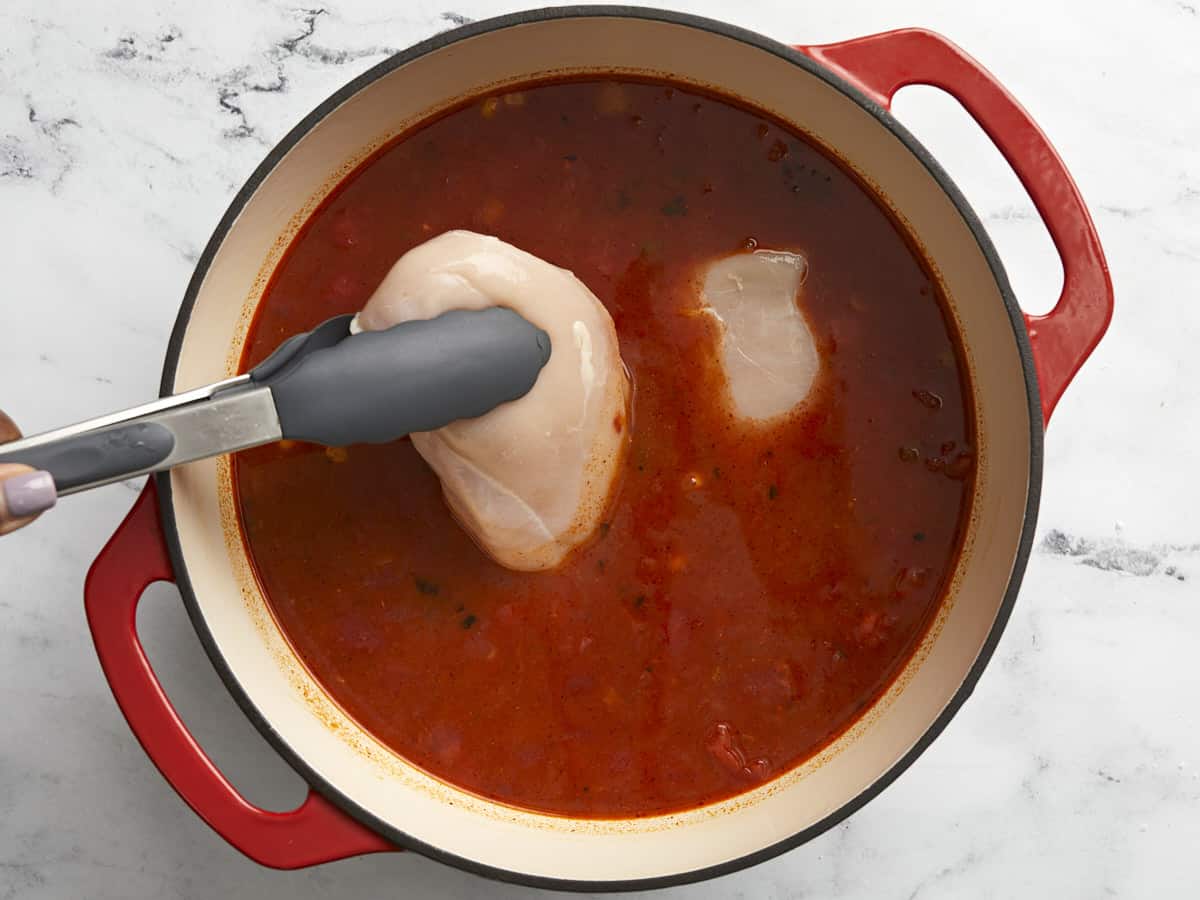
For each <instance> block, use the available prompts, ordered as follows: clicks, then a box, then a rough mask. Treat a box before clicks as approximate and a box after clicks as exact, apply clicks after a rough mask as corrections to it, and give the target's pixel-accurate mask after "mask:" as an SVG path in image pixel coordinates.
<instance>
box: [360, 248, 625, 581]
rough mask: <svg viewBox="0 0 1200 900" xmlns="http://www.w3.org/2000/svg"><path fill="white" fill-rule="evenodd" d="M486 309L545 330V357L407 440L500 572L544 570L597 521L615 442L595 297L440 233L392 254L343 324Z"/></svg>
mask: <svg viewBox="0 0 1200 900" xmlns="http://www.w3.org/2000/svg"><path fill="white" fill-rule="evenodd" d="M489 306H504V307H508V308H509V309H512V310H514V311H515V312H517V313H519V314H520V315H522V316H523V317H524V318H526V319H527V320H529V321H530V322H532V323H533V324H534V325H537V326H538V327H539V328H541V329H543V330H544V331H546V332H547V333H548V334H549V335H550V341H551V355H550V361H549V362H548V363H547V364H546V366H545V368H544V369H543V370H542V373H541V375H540V376H539V377H538V380H537V383H536V384H535V385H534V386H533V388H532V390H530V391H529V393H528V394H526V395H525V396H524V397H522V398H521V399H519V400H515V401H513V402H511V403H506V404H504V405H502V406H499V407H497V408H496V409H494V410H492V411H491V412H489V413H487V414H486V415H483V416H480V417H479V418H477V419H468V420H461V421H458V422H454V423H453V424H451V425H447V426H446V427H445V428H439V429H438V430H437V431H431V432H426V433H421V434H414V435H412V441H413V444H414V446H415V447H416V448H417V451H418V452H419V453H420V454H421V456H423V457H424V458H425V460H426V462H428V463H429V465H430V466H431V467H432V468H433V470H434V472H435V473H436V474H437V476H438V478H439V479H440V480H441V483H442V491H443V493H444V495H445V497H446V502H447V504H448V505H449V506H450V509H451V510H452V511H453V512H454V514H455V516H456V517H457V519H458V521H459V522H460V523H461V524H462V526H463V527H464V528H465V529H466V530H467V531H468V532H469V533H470V534H471V535H472V536H473V537H474V539H475V540H476V542H477V543H478V544H479V545H480V546H481V547H482V548H483V549H484V550H485V551H487V553H488V554H489V555H491V556H492V557H493V558H494V559H495V560H496V561H497V562H499V563H500V564H501V565H504V566H506V567H508V568H510V569H518V570H527V571H528V570H539V569H549V568H553V567H554V566H556V565H558V563H560V562H561V561H562V560H563V558H564V557H566V555H567V554H568V553H569V552H570V551H571V550H572V549H573V548H574V547H576V546H577V545H579V544H580V543H582V542H583V541H585V540H587V539H588V537H590V536H591V534H592V533H593V532H594V531H595V530H596V528H597V527H598V526H599V524H600V522H601V520H602V518H603V516H604V513H605V509H606V507H607V505H608V501H609V495H610V493H611V490H612V486H613V482H614V478H615V475H616V472H617V468H618V465H619V464H620V460H621V455H622V450H623V447H624V445H625V442H626V437H627V427H626V423H627V422H628V403H629V382H628V378H627V375H626V372H625V367H624V365H623V364H622V362H621V356H620V351H619V349H618V346H617V335H616V331H615V329H614V328H613V322H612V319H611V317H610V316H609V315H608V311H607V310H605V308H604V306H603V305H602V304H601V303H600V301H599V300H598V299H596V297H595V295H594V294H592V292H591V291H589V290H588V289H587V287H586V286H585V285H584V284H583V283H582V282H581V281H579V279H577V278H576V277H575V276H574V275H573V274H571V273H570V272H569V271H567V270H566V269H560V268H558V267H557V266H553V265H551V264H550V263H547V262H545V261H543V260H541V259H539V258H538V257H536V256H533V255H532V254H529V253H526V252H525V251H523V250H519V249H517V248H516V247H513V246H511V245H510V244H506V243H504V242H503V241H501V240H498V239H497V238H494V237H487V236H485V235H480V234H475V233H473V232H469V231H451V232H447V233H446V234H443V235H440V236H439V237H436V238H433V239H432V240H430V241H428V242H426V243H424V244H421V245H420V246H418V247H414V248H413V249H412V250H410V251H409V252H408V253H406V254H404V256H402V257H401V258H400V260H399V261H398V262H397V263H396V264H395V265H394V266H393V267H392V269H391V271H390V272H389V273H388V274H387V277H386V278H384V280H383V283H382V284H380V286H379V288H378V289H377V290H376V291H375V293H374V294H373V295H372V297H371V299H370V300H368V301H367V304H366V306H365V307H364V308H363V310H362V312H360V313H359V314H358V316H357V317H356V319H355V328H356V329H358V330H363V331H379V330H382V329H385V328H390V327H391V326H393V325H397V324H399V323H401V322H405V321H409V320H412V319H430V318H433V317H435V316H438V315H440V314H441V313H443V312H446V311H448V310H451V309H483V308H485V307H489Z"/></svg>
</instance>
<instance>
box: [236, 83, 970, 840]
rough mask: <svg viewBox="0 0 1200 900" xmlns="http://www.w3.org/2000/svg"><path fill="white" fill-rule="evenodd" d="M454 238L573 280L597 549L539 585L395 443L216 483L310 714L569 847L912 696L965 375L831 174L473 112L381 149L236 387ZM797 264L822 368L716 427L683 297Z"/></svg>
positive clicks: (527, 117)
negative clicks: (601, 336) (750, 259)
mask: <svg viewBox="0 0 1200 900" xmlns="http://www.w3.org/2000/svg"><path fill="white" fill-rule="evenodd" d="M453 228H469V229H473V230H476V231H482V232H487V233H491V234H495V235H497V236H498V237H500V238H502V239H504V240H506V241H509V242H511V243H513V244H515V245H517V246H519V247H522V248H524V249H526V250H529V251H530V252H532V253H534V254H537V255H538V256H541V257H543V258H545V259H547V260H549V261H551V262H554V263H556V264H558V265H560V266H564V267H566V268H569V269H571V270H573V271H574V272H575V273H576V274H577V275H578V276H579V277H580V278H581V279H582V280H583V281H584V282H585V283H586V284H587V285H588V286H589V287H590V288H591V289H592V290H593V291H594V292H595V293H596V294H597V296H598V297H599V298H600V299H601V300H602V301H603V302H604V304H605V305H606V306H607V307H608V309H609V310H610V311H611V313H612V315H613V318H614V319H615V321H616V324H617V329H618V332H619V334H620V340H621V350H622V355H623V357H624V359H625V362H626V364H627V365H628V367H629V370H630V372H631V375H632V378H633V383H634V387H635V398H634V406H633V416H632V443H631V449H630V452H629V454H628V460H627V464H626V466H625V471H624V473H623V475H622V480H621V483H620V486H619V491H618V492H617V493H616V495H615V499H614V501H613V505H612V509H611V515H610V517H609V520H608V522H607V524H606V525H604V526H603V527H602V529H601V531H600V533H599V534H598V535H597V536H596V537H595V539H594V541H593V542H592V543H590V544H589V545H587V546H585V547H583V548H581V549H579V550H577V551H576V552H575V553H574V554H573V555H572V556H571V557H570V558H569V559H568V560H567V562H566V563H565V564H563V565H562V566H561V567H560V568H559V569H557V570H555V571H553V572H549V573H518V572H511V571H507V570H505V569H503V568H501V567H500V566H498V565H496V564H495V563H493V562H491V561H490V560H489V559H488V558H487V557H486V556H484V554H483V553H482V552H480V550H478V549H477V548H476V546H475V545H474V544H473V543H472V542H471V540H470V539H469V538H468V537H467V536H466V535H465V534H464V533H463V531H462V530H461V529H460V528H459V527H458V526H457V525H456V524H455V522H454V520H453V519H452V518H451V516H450V514H449V513H448V511H447V509H446V506H445V504H444V502H443V500H442V497H441V494H440V491H439V486H438V483H437V480H436V479H435V477H434V476H433V474H432V473H431V472H430V470H429V469H428V468H427V467H426V466H425V464H424V462H423V461H422V460H421V459H420V457H419V456H418V455H417V453H416V452H415V451H414V449H413V447H412V445H411V443H409V442H408V441H407V440H405V441H401V442H398V443H395V444H391V445H387V446H352V447H349V448H345V449H325V448H321V447H316V446H309V445H303V444H293V445H288V444H286V443H285V444H282V445H278V446H272V447H266V448H260V449H258V450H254V451H250V452H246V453H243V454H240V455H239V456H238V457H237V458H236V461H235V467H234V472H235V483H236V490H237V495H238V497H239V502H240V511H241V518H242V526H243V531H244V535H245V538H246V542H247V546H248V548H249V553H250V556H251V558H252V559H253V562H254V566H255V568H256V571H257V576H258V579H259V581H260V583H261V585H262V587H263V590H264V593H265V594H266V596H267V598H268V601H269V603H270V606H271V608H272V610H273V612H274V615H275V617H276V619H277V620H278V622H279V625H280V627H281V628H282V630H283V632H284V633H285V634H286V636H287V638H288V640H289V641H290V642H291V644H292V646H293V647H294V648H295V650H296V652H297V653H298V655H299V656H300V658H301V659H302V660H303V661H304V662H305V664H306V665H307V666H308V668H309V669H310V671H311V672H312V674H313V675H314V677H315V678H316V679H317V681H319V682H320V683H321V684H322V685H323V686H324V688H325V689H326V691H328V693H329V695H330V696H331V697H332V698H333V699H334V700H335V701H336V702H337V703H338V704H339V705H340V706H341V707H342V708H343V709H344V710H345V711H346V712H347V713H348V714H349V715H350V716H352V717H353V718H354V719H356V720H357V721H358V722H359V723H361V725H362V726H363V727H364V728H366V729H367V730H368V731H370V732H371V733H372V734H374V735H375V736H376V737H377V738H378V739H379V740H380V741H382V742H383V743H384V744H386V745H387V746H389V747H391V748H392V749H394V750H395V751H396V752H397V753H398V754H400V755H401V756H403V757H404V758H406V759H408V760H410V761H411V762H413V763H415V764H416V765H418V766H420V767H421V768H423V769H425V770H426V771H428V772H430V773H432V774H433V775H435V776H438V777H440V778H442V779H444V780H446V781H448V782H450V783H453V784H455V785H458V786H460V787H462V788H465V789H467V790H469V791H473V792H476V793H478V794H481V795H483V796H486V797H490V798H494V799H496V800H499V801H503V802H505V803H509V804H513V805H516V806H520V807H525V808H529V809H534V810H540V811H545V812H550V813H559V814H565V815H571V816H582V817H600V818H603V817H629V816H644V815H650V814H656V813H663V812H667V811H673V810H681V809H687V808H692V807H696V806H700V805H703V804H707V803H710V802H713V801H716V800H720V799H723V798H727V797H730V796H732V795H735V794H738V793H740V792H743V791H746V790H749V789H751V788H753V787H754V786H756V785H758V784H760V783H762V782H764V781H765V780H768V779H770V778H772V777H775V776H777V775H779V774H781V773H783V772H785V771H787V770H788V769H789V768H791V767H794V766H796V765H797V764H799V763H801V762H803V761H804V760H805V759H807V758H809V757H810V756H812V755H813V754H814V753H815V752H817V751H818V750H820V749H821V748H822V747H823V746H825V745H826V744H828V743H829V742H830V741H831V740H833V739H834V738H835V737H837V735H838V734H839V733H841V732H842V731H844V730H845V729H846V728H847V727H849V726H850V725H851V724H852V723H853V722H854V721H855V720H856V719H857V718H858V717H859V716H860V715H861V714H862V712H863V711H864V710H865V709H866V708H867V707H868V706H869V705H870V704H871V703H872V702H873V701H874V700H876V699H877V698H878V697H879V696H880V694H881V693H882V692H883V691H884V690H886V689H887V687H888V685H889V684H890V683H891V682H892V680H893V679H894V678H895V677H896V675H897V674H898V673H899V672H900V670H901V669H902V668H903V666H904V665H905V663H906V662H907V661H908V659H909V658H910V656H911V654H912V653H913V652H914V650H915V648H916V646H917V645H918V643H919V642H920V640H921V638H922V636H923V634H924V632H925V630H926V628H927V627H928V625H929V623H930V621H931V620H932V618H933V616H934V614H935V612H936V610H937V608H938V604H939V601H940V598H941V596H942V595H943V593H944V590H945V585H946V582H947V579H948V576H949V573H950V572H951V571H952V569H953V567H954V564H955V560H956V555H957V552H958V547H959V543H960V538H961V533H962V528H963V523H964V521H965V516H966V511H967V508H968V506H969V498H970V495H971V489H972V479H973V474H972V470H973V429H972V417H971V412H970V408H969V401H968V395H967V392H966V391H965V390H964V386H963V385H964V378H963V374H962V359H961V353H960V351H959V350H958V348H957V346H956V342H955V341H956V339H955V337H954V334H953V329H952V326H951V325H950V324H949V320H948V317H947V315H946V313H945V311H944V309H943V306H942V303H941V301H940V300H939V296H938V291H937V288H936V286H935V283H934V281H933V280H932V279H931V277H930V275H929V273H928V271H927V269H926V267H925V266H924V264H923V263H922V261H921V259H920V257H919V255H918V254H917V253H916V252H914V250H913V249H912V248H911V247H910V245H909V243H908V242H907V241H906V239H905V237H904V235H903V234H902V233H901V232H900V231H899V230H898V229H897V227H896V225H895V224H894V223H893V221H892V219H891V218H890V217H889V216H888V215H887V214H886V213H885V212H884V210H883V209H882V208H881V207H880V205H879V204H878V203H877V201H876V200H875V199H874V198H873V197H872V196H871V195H870V194H869V193H868V192H867V191H866V190H864V188H863V187H862V186H861V185H860V184H859V183H858V182H857V181H856V180H855V179H854V178H853V177H851V176H850V175H849V174H848V173H847V172H846V171H845V170H844V169H843V168H841V167H840V166H839V164H838V163H836V162H835V161H834V160H832V159H831V158H830V157H829V156H827V155H826V154H824V153H823V152H821V151H820V150H818V149H817V148H815V147H814V146H813V145H811V144H809V143H807V142H806V141H805V140H803V139H802V138H800V137H799V136H797V135H796V134H794V133H792V132H790V131H789V130H787V129H786V128H785V127H783V126H782V125H781V124H779V123H778V122H776V121H773V120H772V119H770V118H769V117H767V116H765V115H763V114H761V113H758V112H755V111H753V110H750V109H746V108H742V107H740V106H737V105H733V104H732V103H730V102H728V101H725V100H722V99H720V98H717V97H713V96H707V95H699V94H696V93H693V92H690V91H686V90H681V89H679V88H676V87H671V86H668V85H666V84H661V83H660V84H655V83H630V82H625V83H620V84H614V83H600V82H568V83H547V84H541V85H535V86H530V87H528V88H526V89H524V90H522V91H521V92H520V93H519V94H510V95H507V96H503V97H494V98H488V99H485V100H482V101H475V102H472V103H470V104H468V105H466V106H463V107H461V108H459V109H457V110H454V111H452V112H450V113H449V114H447V115H445V116H443V117H441V118H439V119H437V120H436V121H433V122H431V123H428V124H425V125H422V126H421V127H420V128H418V129H417V130H415V131H413V132H412V133H410V134H408V135H406V136H404V137H402V138H401V139H399V140H398V141H396V142H394V143H393V144H391V145H390V146H388V147H386V148H385V149H384V150H382V151H381V152H380V153H378V154H377V155H376V156H374V157H373V158H372V159H371V160H369V161H368V162H366V163H365V164H363V165H362V166H361V167H360V168H359V169H358V170H357V171H356V172H354V173H353V174H352V175H351V176H350V177H348V178H347V179H346V180H345V182H344V183H343V184H341V185H340V186H339V187H338V189H337V190H336V191H335V192H334V194H333V195H332V196H331V197H330V198H329V199H328V201H327V202H325V204H324V205H323V206H322V207H321V208H320V209H319V210H318V211H317V212H316V213H315V214H314V215H313V216H312V218H311V219H310V221H309V222H308V223H307V225H306V226H305V228H304V230H303V231H302V232H301V234H300V235H299V236H298V237H297V238H296V239H295V240H294V242H293V243H292V245H291V247H290V248H289V250H288V252H287V253H286V255H285V256H284V258H283V260H282V261H281V262H280V264H279V266H278V268H277V269H276V271H275V273H274V278H273V280H272V282H271V284H270V287H269V289H268V291H267V293H266V296H265V297H264V299H263V302H262V304H261V305H260V307H259V311H258V313H257V315H256V318H255V320H254V322H253V326H252V328H251V331H250V336H249V341H248V343H247V346H246V352H245V358H244V360H243V363H244V364H245V365H246V366H249V365H252V364H254V363H255V362H257V361H258V360H261V359H262V358H263V357H264V356H265V355H267V353H269V352H270V351H271V350H272V349H274V348H275V347H276V346H277V345H278V344H279V342H280V341H281V340H282V339H283V338H284V337H286V336H288V335H291V334H293V333H295V332H297V331H301V330H305V329H308V328H310V327H312V326H313V325H316V324H317V323H318V322H320V321H322V320H324V319H325V318H327V317H329V316H332V315H335V314H337V313H343V312H348V311H354V310H357V309H358V308H360V307H361V306H362V305H363V303H364V302H365V301H366V299H367V298H368V296H369V295H370V293H371V291H372V290H373V289H374V288H375V286H376V285H377V284H378V283H379V281H380V280H381V279H382V278H383V275H384V274H385V273H386V272H387V270H388V268H389V267H390V266H391V265H392V263H393V262H395V260H396V259H397V257H399V256H400V255H401V254H402V253H404V252H405V251H406V250H408V249H409V248H411V247H413V246H414V245H416V244H418V243H420V242H422V241H424V240H426V239H428V238H429V237H431V236H433V235H436V234H439V233H440V232H443V231H446V230H449V229H453ZM755 244H757V246H760V247H764V248H774V249H787V250H799V251H801V252H803V253H804V254H805V255H806V256H807V257H808V260H809V263H810V271H809V276H808V280H807V283H806V285H805V287H804V289H803V294H802V302H803V304H804V306H805V309H806V311H807V314H808V318H809V320H810V322H811V324H812V325H813V327H814V329H815V332H816V335H817V338H818V341H819V345H820V347H821V351H822V353H823V356H824V360H825V363H824V370H823V374H822V375H821V376H820V377H819V379H818V382H817V385H816V387H815V388H814V391H813V393H812V395H811V396H810V398H809V400H808V401H807V403H806V405H805V406H803V407H802V409H801V411H800V412H799V413H797V414H794V415H793V416H791V417H790V418H788V419H786V420H785V421H783V422H782V423H779V424H776V425H773V426H771V427H764V428H759V429H750V428H746V427H744V426H742V425H739V424H737V423H736V422H734V421H733V420H731V418H730V416H729V415H728V413H727V412H726V408H725V406H723V404H722V403H721V401H720V397H721V395H722V394H721V392H722V390H723V389H724V387H723V385H724V382H723V375H722V372H721V370H720V368H719V362H718V356H717V346H718V344H717V340H718V338H717V333H716V331H715V328H714V325H713V323H712V322H711V321H710V320H709V318H708V317H706V316H697V315H695V314H694V310H695V308H696V305H697V300H696V269H697V267H698V266H700V265H701V264H703V263H705V262H707V261H709V260H711V259H713V258H715V257H718V256H721V255H724V254H727V253H730V252H734V251H737V250H738V249H739V248H743V247H749V246H753V245H755Z"/></svg>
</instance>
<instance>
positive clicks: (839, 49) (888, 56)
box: [796, 28, 1113, 423]
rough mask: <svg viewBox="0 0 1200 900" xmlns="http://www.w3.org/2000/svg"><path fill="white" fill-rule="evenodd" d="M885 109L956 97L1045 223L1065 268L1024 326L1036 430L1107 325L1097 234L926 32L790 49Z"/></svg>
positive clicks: (1043, 141) (1066, 178) (1019, 121)
mask: <svg viewBox="0 0 1200 900" xmlns="http://www.w3.org/2000/svg"><path fill="white" fill-rule="evenodd" d="M796 49H797V50H800V51H801V52H803V53H805V54H807V55H808V56H810V57H811V58H812V59H813V60H815V61H816V62H819V63H821V64H822V65H824V66H826V67H828V68H829V69H832V70H833V71H834V72H835V73H837V74H838V75H840V76H841V77H842V78H844V79H846V80H847V81H849V82H851V83H852V84H854V85H855V86H856V87H858V88H859V89H860V90H861V91H862V92H863V93H865V94H867V96H869V97H870V98H871V99H872V100H874V101H875V102H876V103H878V104H879V105H880V106H882V107H884V108H885V109H887V108H889V107H890V106H891V102H892V98H893V97H894V96H895V94H896V91H898V90H899V89H900V88H902V87H904V86H905V85H910V84H927V85H931V86H932V87H936V88H940V89H941V90H943V91H945V92H946V93H948V94H949V95H950V96H952V97H954V99H956V100H957V101H958V102H959V103H961V104H962V106H963V108H964V109H965V110H966V111H967V112H968V113H970V114H971V117H972V118H973V119H975V121H976V122H978V123H979V127H981V128H982V129H983V130H984V132H986V133H987V136H988V137H989V138H991V139H992V143H994V144H995V145H996V147H997V149H998V150H999V151H1000V152H1001V153H1002V154H1003V155H1004V158H1005V159H1006V160H1008V163H1009V165H1011V166H1012V167H1013V171H1014V172H1016V174H1017V177H1018V178H1019V179H1020V180H1021V184H1023V185H1024V186H1025V190H1027V191H1028V192H1029V196H1030V197H1031V198H1032V199H1033V203H1034V205H1035V206H1036V207H1037V210H1038V213H1039V214H1040V215H1041V217H1042V221H1043V222H1044V223H1045V225H1046V228H1047V230H1048V231H1049V232H1050V237H1051V238H1052V239H1053V240H1054V246H1055V247H1056V248H1057V249H1058V253H1059V256H1060V258H1061V259H1062V267H1063V289H1062V294H1061V295H1060V296H1059V298H1058V303H1057V304H1055V307H1054V309H1052V310H1051V311H1050V312H1049V313H1047V314H1046V315H1044V316H1030V315H1026V316H1025V326H1026V328H1028V330H1029V342H1030V344H1031V345H1032V346H1033V362H1034V367H1035V369H1036V371H1037V376H1038V388H1039V390H1040V391H1041V398H1042V416H1043V423H1049V421H1050V415H1051V413H1053V412H1054V407H1055V406H1057V405H1058V401H1059V398H1061V397H1062V395H1063V391H1065V390H1066V388H1067V385H1068V384H1070V383H1071V379H1072V378H1073V377H1074V376H1075V373H1076V372H1078V371H1079V367H1080V366H1082V365H1083V363H1084V361H1085V360H1086V359H1087V358H1088V356H1090V355H1091V352H1092V351H1093V350H1094V349H1095V348H1096V345H1097V344H1098V343H1100V338H1101V337H1102V336H1103V335H1104V332H1105V331H1106V330H1107V329H1108V323H1109V321H1110V320H1111V319H1112V311H1113V289H1112V280H1111V279H1110V278H1109V274H1108V263H1107V262H1106V261H1105V259H1104V251H1103V250H1101V248H1100V238H1099V236H1098V235H1097V234H1096V226H1095V224H1094V223H1093V222H1092V217H1091V215H1090V214H1089V213H1088V211H1087V207H1086V206H1085V205H1084V202H1083V198H1082V197H1081V196H1080V195H1079V189H1078V188H1077V187H1076V186H1075V182H1074V181H1073V180H1072V178H1071V175H1070V173H1069V172H1068V171H1067V167H1066V166H1065V165H1064V164H1063V161H1062V158H1061V157H1060V156H1059V155H1058V153H1057V152H1056V151H1055V150H1054V148H1053V147H1052V146H1051V145H1050V141H1049V140H1048V139H1047V138H1046V135H1045V134H1044V133H1043V132H1042V130H1041V129H1040V128H1038V126H1037V124H1036V123H1035V122H1034V121H1033V119H1032V118H1030V116H1029V113H1027V112H1026V111H1025V110H1024V109H1023V108H1022V107H1021V104H1020V103H1018V102H1017V101H1016V98H1014V97H1013V96H1012V94H1010V93H1009V92H1008V91H1007V90H1005V89H1004V87H1003V86H1002V85H1001V84H1000V82H998V81H997V80H996V79H995V78H993V77H992V75H991V74H990V73H989V72H988V71H987V70H986V69H984V68H983V66H981V65H980V64H979V63H978V62H976V61H975V60H974V59H972V58H971V57H970V56H968V55H967V54H966V53H964V52H963V51H962V49H960V48H959V47H958V46H956V45H955V44H953V43H951V42H950V41H948V40H946V39H945V38H944V37H942V36H941V35H938V34H934V33H933V32H931V31H925V30H922V29H917V28H907V29H903V30H900V31H888V32H884V33H883V34H876V35H871V36H869V37H863V38H856V39H854V40H852V41H845V42H844V43H840V44H825V45H823V46H818V47H797V48H796Z"/></svg>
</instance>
